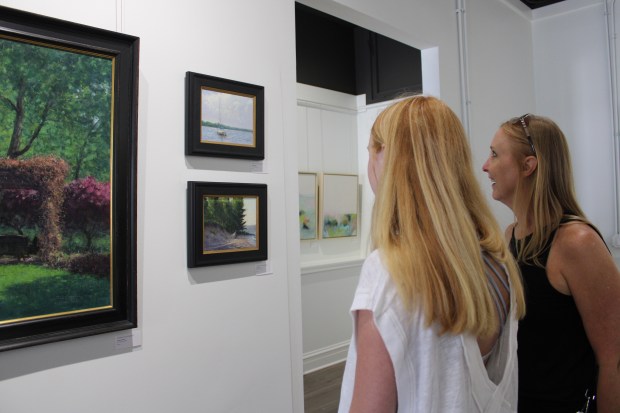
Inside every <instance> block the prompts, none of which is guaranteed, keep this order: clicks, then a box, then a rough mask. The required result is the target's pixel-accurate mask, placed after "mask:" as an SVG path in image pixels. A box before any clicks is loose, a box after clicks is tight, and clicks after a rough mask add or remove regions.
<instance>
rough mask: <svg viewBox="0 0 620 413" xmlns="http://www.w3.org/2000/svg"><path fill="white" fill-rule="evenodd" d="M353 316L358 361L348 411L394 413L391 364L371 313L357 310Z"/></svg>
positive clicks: (394, 388)
mask: <svg viewBox="0 0 620 413" xmlns="http://www.w3.org/2000/svg"><path fill="white" fill-rule="evenodd" d="M355 319H356V322H355V329H356V342H357V363H356V367H355V385H354V386H353V400H352V401H351V410H350V411H351V413H365V412H369V413H383V412H385V413H388V412H389V413H394V412H395V411H396V406H397V396H396V379H395V376H394V366H393V365H392V360H391V359H390V354H389V353H388V351H387V348H386V347H385V343H384V342H383V339H382V338H381V335H380V334H379V330H377V326H376V325H375V322H374V319H373V313H372V311H369V310H358V311H357V315H356V317H355Z"/></svg>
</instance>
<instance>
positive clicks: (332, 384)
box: [304, 362, 344, 413]
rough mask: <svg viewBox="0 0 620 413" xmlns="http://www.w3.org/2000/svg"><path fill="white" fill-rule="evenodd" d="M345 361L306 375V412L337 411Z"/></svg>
mask: <svg viewBox="0 0 620 413" xmlns="http://www.w3.org/2000/svg"><path fill="white" fill-rule="evenodd" d="M343 372H344V362H342V363H338V364H334V365H333V366H329V367H326V368H324V369H321V370H317V371H315V372H312V373H308V374H306V375H304V405H305V409H304V410H305V413H319V412H320V413H337V412H338V402H339V401H340V384H341V383H342V373H343Z"/></svg>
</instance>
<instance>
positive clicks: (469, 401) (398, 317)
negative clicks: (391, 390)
mask: <svg viewBox="0 0 620 413" xmlns="http://www.w3.org/2000/svg"><path fill="white" fill-rule="evenodd" d="M515 307H516V304H515V303H514V297H513V296H512V292H511V306H510V314H509V316H508V319H507V321H506V325H505V326H504V330H503V332H502V335H501V336H500V338H499V340H498V342H497V344H496V346H495V349H494V351H493V353H492V355H491V357H490V359H489V360H488V361H487V365H486V367H485V365H484V362H483V361H482V356H481V355H480V349H479V347H478V342H477V340H476V337H474V336H472V335H469V334H461V335H450V334H443V335H441V336H440V335H439V334H438V331H439V329H438V327H437V326H436V325H432V326H430V327H426V326H425V322H424V316H423V314H421V313H420V312H417V313H414V314H411V312H409V311H407V310H405V308H404V306H403V304H402V301H401V300H400V297H399V296H398V293H397V291H396V286H395V285H394V283H393V282H392V280H391V278H390V276H389V274H388V272H387V269H386V268H385V267H384V266H383V264H382V263H381V258H380V256H379V252H378V251H374V252H372V253H371V254H370V256H369V257H368V258H367V259H366V261H365V262H364V265H363V267H362V272H361V275H360V280H359V284H358V287H357V290H356V292H355V297H354V299H353V305H352V306H351V313H352V316H353V317H354V316H355V313H354V312H355V311H356V310H370V311H372V312H373V314H374V320H375V324H376V326H377V328H378V330H379V333H380V334H381V337H382V338H383V341H384V343H385V345H386V347H387V350H388V352H389V354H390V358H391V359H392V364H393V366H394V373H395V376H396V387H397V394H398V412H400V413H405V412H420V413H422V412H424V413H447V412H463V413H476V412H481V413H482V412H484V413H510V412H516V411H517V325H518V323H517V320H516V318H515V314H514V309H515ZM353 326H354V329H355V320H353ZM356 358H357V354H356V343H355V331H354V332H353V337H352V339H351V344H350V346H349V354H348V357H347V363H346V366H345V372H344V377H343V382H342V388H341V395H340V406H339V409H338V412H339V413H348V412H349V408H350V405H351V398H352V396H353V385H354V380H355V364H356Z"/></svg>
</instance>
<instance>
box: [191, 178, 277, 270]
mask: <svg viewBox="0 0 620 413" xmlns="http://www.w3.org/2000/svg"><path fill="white" fill-rule="evenodd" d="M187 195H188V198H187V205H188V210H187V225H188V226H187V234H188V264H187V265H188V267H190V268H193V267H204V266H210V265H222V264H234V263H238V262H247V261H264V260H266V259H267V185H265V184H241V183H223V182H195V181H190V182H188V186H187Z"/></svg>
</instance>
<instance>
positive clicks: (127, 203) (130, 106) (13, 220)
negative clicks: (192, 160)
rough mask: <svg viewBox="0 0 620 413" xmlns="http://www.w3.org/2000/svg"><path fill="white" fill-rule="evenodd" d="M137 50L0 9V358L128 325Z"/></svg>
mask: <svg viewBox="0 0 620 413" xmlns="http://www.w3.org/2000/svg"><path fill="white" fill-rule="evenodd" d="M138 49H139V39H138V38H137V37H134V36H130V35H126V34H122V33H117V32H112V31H107V30H102V29H98V28H94V27H89V26H84V25H80V24H76V23H72V22H67V21H63V20H58V19H53V18H49V17H46V16H41V15H37V14H32V13H26V12H23V11H19V10H15V9H10V8H6V7H1V6H0V50H2V52H1V53H0V351H2V350H11V349H15V348H20V347H26V346H33V345H39V344H44V343H49V342H54V341H60V340H66V339H72V338H77V337H82V336H89V335H94V334H101V333H106V332H111V331H118V330H126V329H131V328H134V327H136V326H137V311H136V297H137V294H136V193H137V191H136V170H137V168H136V166H137V165H136V162H137V160H136V152H137V104H138V51H139V50H138Z"/></svg>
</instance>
